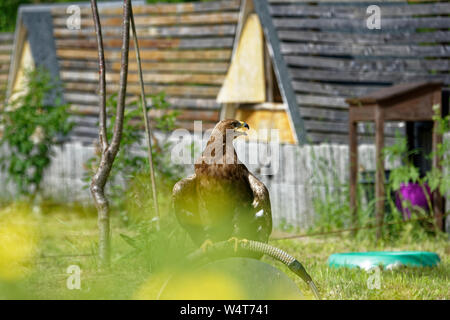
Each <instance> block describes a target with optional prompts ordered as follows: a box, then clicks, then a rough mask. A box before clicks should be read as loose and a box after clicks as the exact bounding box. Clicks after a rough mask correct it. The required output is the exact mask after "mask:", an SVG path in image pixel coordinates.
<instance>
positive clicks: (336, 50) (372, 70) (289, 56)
mask: <svg viewBox="0 0 450 320" xmlns="http://www.w3.org/2000/svg"><path fill="white" fill-rule="evenodd" d="M411 2H412V1H410V3H408V2H407V1H401V0H398V1H397V0H395V1H365V0H353V1H352V0H341V1H325V0H324V1H317V0H316V1H309V0H308V1H307V0H269V3H270V12H271V15H272V19H273V23H274V25H275V27H276V28H277V33H278V37H279V38H280V41H281V51H282V53H283V56H284V59H285V61H286V63H287V65H288V68H289V75H290V77H291V78H292V83H293V87H294V90H295V92H296V95H297V103H298V104H299V106H300V113H301V115H302V117H303V118H304V119H305V126H306V128H307V130H308V136H309V137H310V139H311V140H312V141H313V142H317V141H319V142H320V141H324V140H328V141H331V142H341V141H345V142H348V125H347V121H348V115H347V108H348V107H347V104H346V103H345V99H346V98H349V97H356V96H361V95H364V94H367V93H370V92H372V91H375V90H378V89H380V88H383V87H388V86H391V85H394V84H398V83H403V82H417V81H422V80H424V81H443V82H444V86H446V87H449V86H450V62H449V61H450V2H444V1H439V2H435V1H414V2H420V3H411ZM372 4H375V5H378V6H379V7H380V9H381V29H380V30H376V29H374V30H370V29H369V28H368V27H367V18H368V17H369V16H370V14H367V12H366V10H367V7H368V6H369V5H372ZM321 123H322V125H320V124H321ZM389 127H390V128H389ZM386 130H387V131H386V133H387V134H388V136H391V135H392V134H393V129H392V126H391V125H389V124H388V123H386ZM321 139H324V140H321Z"/></svg>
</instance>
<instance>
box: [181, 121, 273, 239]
mask: <svg viewBox="0 0 450 320" xmlns="http://www.w3.org/2000/svg"><path fill="white" fill-rule="evenodd" d="M245 129H249V126H248V124H246V123H245V122H242V121H238V120H223V121H220V122H219V123H218V124H217V125H216V126H215V127H214V129H213V131H212V133H211V137H210V138H209V140H208V143H207V146H206V148H205V150H204V151H203V153H202V155H201V157H200V158H199V159H197V160H196V162H195V173H194V174H193V175H191V176H189V177H187V178H185V179H183V180H181V181H179V182H178V183H177V184H176V185H175V186H174V188H173V205H174V211H175V214H176V217H177V219H178V221H179V223H180V224H181V226H182V227H183V228H184V229H185V230H186V231H187V232H188V233H189V235H190V237H191V238H192V240H193V241H194V242H195V243H196V244H197V245H199V246H201V245H202V244H203V245H204V244H206V243H210V242H218V241H225V240H229V239H236V238H237V239H248V240H256V241H261V242H267V240H268V238H269V235H270V233H271V232H272V214H271V207H270V198H269V192H268V191H267V188H266V186H265V185H264V184H263V183H262V182H261V181H259V180H258V179H257V178H256V177H255V176H254V175H253V174H252V173H251V172H249V171H248V169H247V167H246V166H245V165H244V164H242V163H241V162H240V161H239V159H238V157H237V154H236V151H235V150H234V146H233V140H234V139H235V138H236V137H238V136H241V135H247V134H246V133H245V131H244V130H245Z"/></svg>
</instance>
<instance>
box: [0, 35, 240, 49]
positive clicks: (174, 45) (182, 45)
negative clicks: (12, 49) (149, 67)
mask: <svg viewBox="0 0 450 320" xmlns="http://www.w3.org/2000/svg"><path fill="white" fill-rule="evenodd" d="M233 40H234V39H233V38H232V37H226V38H225V37H223V38H198V39H197V38H192V39H140V40H139V47H141V48H152V49H216V48H218V49H220V48H231V47H232V45H233ZM103 45H104V46H105V48H108V49H110V48H120V47H121V45H122V41H121V40H120V39H118V38H115V39H105V40H104V41H103ZM2 47H3V46H2V45H0V51H2V49H3V48H2ZM56 47H57V48H58V49H70V48H83V49H96V48H97V42H96V40H95V39H94V38H89V39H85V40H83V41H80V40H79V39H60V40H56ZM130 48H134V41H133V40H130Z"/></svg>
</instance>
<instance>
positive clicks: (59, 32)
mask: <svg viewBox="0 0 450 320" xmlns="http://www.w3.org/2000/svg"><path fill="white" fill-rule="evenodd" d="M235 31H236V25H234V24H224V25H210V26H178V27H146V28H137V29H136V33H137V35H138V37H139V39H142V38H152V39H153V38H161V37H183V38H185V37H186V38H191V37H208V36H234V33H235ZM102 33H103V37H104V38H105V39H108V38H110V37H120V36H121V29H120V28H119V27H117V26H116V27H104V28H102ZM53 34H54V36H55V38H70V39H72V38H74V39H84V38H87V37H95V30H94V29H93V28H83V29H80V30H69V29H67V28H66V27H64V26H61V27H56V26H55V28H54V29H53Z"/></svg>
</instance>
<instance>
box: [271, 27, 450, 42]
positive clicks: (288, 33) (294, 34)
mask: <svg viewBox="0 0 450 320" xmlns="http://www.w3.org/2000/svg"><path fill="white" fill-rule="evenodd" d="M278 35H279V37H280V39H281V40H283V41H286V40H288V41H298V42H325V43H341V44H342V43H346V44H415V43H429V42H430V41H432V42H434V43H440V42H448V39H450V31H443V30H435V31H424V32H420V33H416V32H411V31H407V30H403V32H395V33H394V32H389V31H383V32H382V33H373V34H372V33H351V32H343V31H341V30H331V31H325V30H324V31H312V30H308V31H301V30H295V31H293V30H280V31H278Z"/></svg>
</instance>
